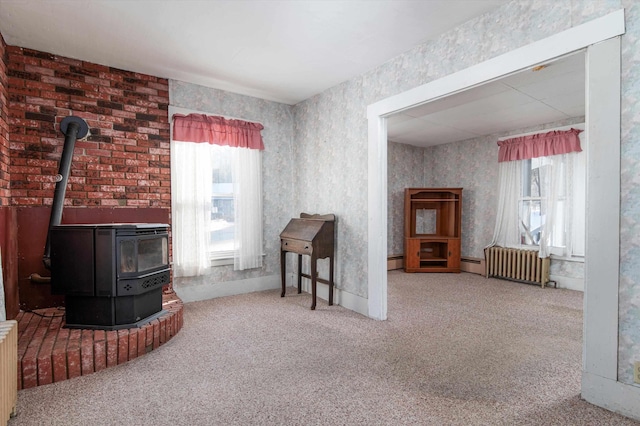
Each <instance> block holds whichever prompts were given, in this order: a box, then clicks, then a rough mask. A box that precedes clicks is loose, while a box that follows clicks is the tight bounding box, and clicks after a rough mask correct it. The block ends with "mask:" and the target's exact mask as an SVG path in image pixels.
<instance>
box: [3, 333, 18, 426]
mask: <svg viewBox="0 0 640 426" xmlns="http://www.w3.org/2000/svg"><path fill="white" fill-rule="evenodd" d="M17 401H18V323H17V322H16V321H2V322H0V424H2V422H4V423H5V424H6V422H8V421H9V417H13V416H14V415H15V413H16V403H17Z"/></svg>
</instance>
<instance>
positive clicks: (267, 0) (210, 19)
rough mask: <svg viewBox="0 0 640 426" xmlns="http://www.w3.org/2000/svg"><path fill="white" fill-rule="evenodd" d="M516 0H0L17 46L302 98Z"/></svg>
mask: <svg viewBox="0 0 640 426" xmlns="http://www.w3.org/2000/svg"><path fill="white" fill-rule="evenodd" d="M507 1H508V0H422V1H420V0H375V1H373V0H333V1H329V0H316V1H309V0H279V1H276V0H249V1H247V0H245V1H242V0H209V1H207V0H187V1H185V0H182V1H181V0H156V1H148V0H0V31H1V32H2V35H3V36H4V39H5V41H6V43H7V44H9V45H12V46H19V47H26V48H31V49H36V50H40V51H43V52H48V53H52V54H55V55H60V56H66V57H70V58H75V59H81V60H84V61H89V62H93V63H97V64H102V65H108V66H112V67H115V68H120V69H125V70H129V71H136V72H140V73H145V74H150V75H154V76H158V77H164V78H171V79H176V80H181V81H186V82H190V83H196V84H200V85H204V86H208V87H214V88H218V89H223V90H227V91H231V92H235V93H241V94H245V95H250V96H255V97H259V98H263V99H267V100H273V101H277V102H283V103H287V104H296V103H298V102H300V101H302V100H305V99H307V98H309V97H311V96H313V95H315V94H318V93H320V92H322V91H324V90H326V89H328V88H330V87H332V86H335V85H336V84H339V83H341V82H343V81H346V80H349V79H350V78H352V77H354V76H356V75H359V74H362V73H364V72H366V71H368V70H370V69H372V68H375V67H376V66H378V65H380V64H382V63H384V62H386V61H388V60H390V59H391V58H393V57H395V56H397V55H398V54H400V53H402V52H405V51H407V50H409V49H411V48H413V47H415V46H416V45H418V44H421V43H423V42H425V41H427V40H430V39H433V38H435V37H436V36H438V35H439V34H441V33H443V32H445V31H446V30H448V29H450V28H452V27H455V26H457V25H459V24H461V23H462V22H465V21H467V20H469V19H471V18H474V17H476V16H479V15H481V14H483V13H486V12H488V11H490V10H492V9H494V8H496V7H498V6H500V5H502V4H504V3H506V2H507Z"/></svg>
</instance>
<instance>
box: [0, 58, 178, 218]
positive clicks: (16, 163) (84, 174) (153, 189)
mask: <svg viewBox="0 0 640 426" xmlns="http://www.w3.org/2000/svg"><path fill="white" fill-rule="evenodd" d="M6 53H7V59H8V61H7V77H8V88H7V89H8V94H9V119H8V122H9V132H10V135H9V138H10V167H9V172H10V173H11V175H10V177H11V204H12V205H13V206H49V205H51V204H52V200H53V192H54V188H55V181H54V177H55V175H56V174H57V171H58V161H59V158H60V154H61V152H62V147H63V144H64V135H62V133H60V131H59V123H60V121H61V120H62V119H63V118H64V117H65V116H68V115H75V116H79V117H82V118H84V119H85V120H86V121H87V123H88V125H89V128H90V136H89V137H88V138H87V139H86V140H83V141H78V142H77V143H76V147H75V150H74V156H73V162H72V165H71V174H70V177H69V186H68V188H67V193H66V198H65V205H67V206H78V207H95V206H102V207H119V206H120V207H161V208H167V209H169V208H170V205H171V193H170V182H171V178H170V169H169V162H170V155H169V121H168V104H169V93H168V82H167V80H166V79H162V78H158V77H153V76H149V75H144V74H139V73H134V72H130V71H123V70H119V69H114V68H110V67H107V66H103V65H96V64H92V63H88V62H84V61H80V60H75V59H69V58H64V57H60V56H56V55H51V54H48V53H44V52H39V51H35V50H30V49H25V48H20V47H14V46H7V47H6ZM0 125H1V123H0ZM0 143H1V140H0Z"/></svg>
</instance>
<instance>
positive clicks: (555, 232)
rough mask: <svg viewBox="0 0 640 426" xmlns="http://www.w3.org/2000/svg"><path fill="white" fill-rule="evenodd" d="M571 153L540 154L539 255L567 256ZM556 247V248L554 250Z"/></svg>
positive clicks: (571, 214) (571, 208) (574, 155)
mask: <svg viewBox="0 0 640 426" xmlns="http://www.w3.org/2000/svg"><path fill="white" fill-rule="evenodd" d="M575 157H576V154H575V153H571V154H562V155H553V156H550V157H544V159H541V160H544V164H541V165H540V167H539V170H540V195H541V198H542V200H541V203H540V213H541V215H542V216H543V217H544V218H545V222H544V226H543V227H542V232H541V234H540V257H548V256H549V255H550V254H551V249H552V248H554V249H555V250H556V252H555V254H558V255H561V256H567V257H568V256H571V253H572V251H573V250H572V246H571V245H572V241H573V238H572V235H571V231H572V226H571V223H572V217H573V199H572V194H573V189H572V184H573V179H572V176H573V173H572V172H573V160H574V158H575ZM558 250H559V251H558Z"/></svg>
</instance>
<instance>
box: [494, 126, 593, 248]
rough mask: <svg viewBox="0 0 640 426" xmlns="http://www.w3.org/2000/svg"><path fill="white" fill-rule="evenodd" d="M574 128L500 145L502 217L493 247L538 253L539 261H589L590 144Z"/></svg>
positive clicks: (526, 137) (577, 127)
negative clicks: (556, 258) (557, 258)
mask: <svg viewBox="0 0 640 426" xmlns="http://www.w3.org/2000/svg"><path fill="white" fill-rule="evenodd" d="M573 127H574V128H571V129H570V130H567V131H562V130H557V129H556V130H551V131H548V132H545V133H538V134H532V135H524V136H517V137H513V138H510V139H506V140H503V141H500V142H498V145H499V146H500V152H499V163H498V164H499V165H498V167H499V169H498V172H499V173H498V176H499V194H498V195H499V196H498V215H497V217H496V227H495V230H494V236H493V240H492V242H491V244H490V245H500V246H505V247H527V248H538V249H539V251H540V257H548V256H549V255H550V254H554V255H558V256H563V257H573V256H584V251H585V205H586V193H585V190H586V185H585V181H586V138H584V133H581V130H580V128H581V127H583V125H578V126H573ZM583 148H584V149H583Z"/></svg>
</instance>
